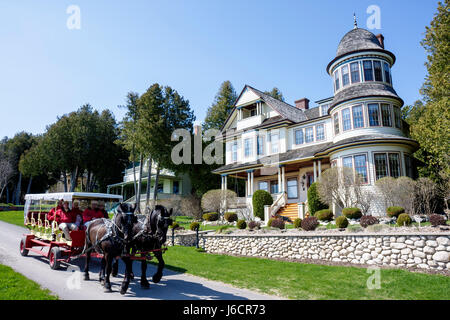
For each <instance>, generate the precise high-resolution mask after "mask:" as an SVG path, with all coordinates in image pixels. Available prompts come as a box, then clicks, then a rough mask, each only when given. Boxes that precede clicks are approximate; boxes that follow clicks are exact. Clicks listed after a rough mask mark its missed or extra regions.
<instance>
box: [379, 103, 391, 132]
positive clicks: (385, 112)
mask: <svg viewBox="0 0 450 320" xmlns="http://www.w3.org/2000/svg"><path fill="white" fill-rule="evenodd" d="M381 119H382V121H383V127H392V120H391V106H390V105H388V104H385V103H382V104H381Z"/></svg>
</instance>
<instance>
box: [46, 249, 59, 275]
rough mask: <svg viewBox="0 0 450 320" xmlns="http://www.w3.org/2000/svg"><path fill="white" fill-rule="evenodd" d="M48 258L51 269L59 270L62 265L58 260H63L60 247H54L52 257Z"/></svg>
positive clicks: (51, 252)
mask: <svg viewBox="0 0 450 320" xmlns="http://www.w3.org/2000/svg"><path fill="white" fill-rule="evenodd" d="M48 258H49V264H50V268H52V269H53V270H56V269H58V268H59V266H60V265H61V262H60V261H58V259H61V250H60V249H59V248H58V247H53V248H52V250H50V256H49V257H48Z"/></svg>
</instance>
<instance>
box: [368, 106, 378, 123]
mask: <svg viewBox="0 0 450 320" xmlns="http://www.w3.org/2000/svg"><path fill="white" fill-rule="evenodd" d="M367 111H368V113H369V125H370V126H371V127H376V126H379V125H380V119H379V111H378V104H377V103H370V104H369V105H368V106H367Z"/></svg>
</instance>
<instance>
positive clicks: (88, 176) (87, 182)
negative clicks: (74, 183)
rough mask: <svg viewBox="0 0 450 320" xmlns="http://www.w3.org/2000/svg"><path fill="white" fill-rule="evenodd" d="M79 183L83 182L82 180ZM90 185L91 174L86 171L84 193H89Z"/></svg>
mask: <svg viewBox="0 0 450 320" xmlns="http://www.w3.org/2000/svg"><path fill="white" fill-rule="evenodd" d="M81 181H83V179H81ZM90 183H91V173H90V172H89V170H88V172H87V177H86V192H90V190H89V186H90Z"/></svg>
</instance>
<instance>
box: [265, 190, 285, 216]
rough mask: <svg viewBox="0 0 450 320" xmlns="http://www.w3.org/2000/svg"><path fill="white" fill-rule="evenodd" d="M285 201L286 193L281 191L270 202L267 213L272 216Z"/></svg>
mask: <svg viewBox="0 0 450 320" xmlns="http://www.w3.org/2000/svg"><path fill="white" fill-rule="evenodd" d="M286 203H287V193H286V192H282V193H281V194H280V195H279V196H278V198H277V199H276V200H275V201H274V202H273V203H272V205H271V206H270V208H269V214H270V215H271V216H273V215H274V214H276V213H277V212H278V210H280V208H282V207H284V206H285V205H286Z"/></svg>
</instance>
